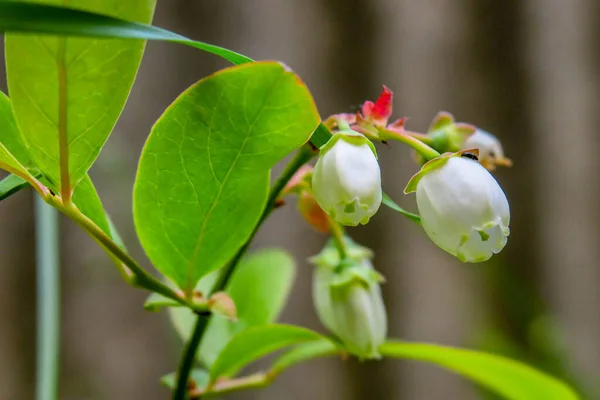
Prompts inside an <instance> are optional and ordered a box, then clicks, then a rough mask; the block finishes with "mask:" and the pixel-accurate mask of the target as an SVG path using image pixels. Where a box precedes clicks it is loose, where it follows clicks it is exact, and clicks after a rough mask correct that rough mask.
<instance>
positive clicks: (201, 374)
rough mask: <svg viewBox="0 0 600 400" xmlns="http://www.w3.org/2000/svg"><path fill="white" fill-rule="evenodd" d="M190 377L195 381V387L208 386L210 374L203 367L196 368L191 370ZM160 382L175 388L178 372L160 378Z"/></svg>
mask: <svg viewBox="0 0 600 400" xmlns="http://www.w3.org/2000/svg"><path fill="white" fill-rule="evenodd" d="M190 379H191V380H192V381H194V385H195V386H194V387H195V388H205V387H206V386H208V381H209V375H208V372H206V371H205V370H203V369H201V368H194V369H192V371H191V372H190ZM160 383H161V384H162V385H163V386H165V387H167V388H169V389H172V390H173V389H175V385H176V384H177V372H171V373H170V374H167V375H165V376H163V377H162V378H160Z"/></svg>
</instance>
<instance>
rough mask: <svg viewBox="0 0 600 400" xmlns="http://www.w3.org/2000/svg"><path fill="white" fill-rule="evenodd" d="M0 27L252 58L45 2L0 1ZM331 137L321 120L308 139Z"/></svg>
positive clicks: (321, 142)
mask: <svg viewBox="0 0 600 400" xmlns="http://www.w3.org/2000/svg"><path fill="white" fill-rule="evenodd" d="M0 31H1V32H29V33H51V34H56V35H69V36H83V37H96V38H123V39H145V40H160V41H166V42H171V43H179V44H183V45H186V46H191V47H194V48H197V49H199V50H202V51H206V52H208V53H211V54H214V55H217V56H219V57H222V58H224V59H225V60H227V61H229V62H231V63H232V64H235V65H240V64H244V63H248V62H252V61H253V60H252V59H251V58H250V57H247V56H245V55H242V54H239V53H236V52H234V51H231V50H228V49H225V48H223V47H219V46H215V45H212V44H208V43H204V42H199V41H196V40H191V39H188V38H186V37H185V36H181V35H179V34H177V33H174V32H171V31H168V30H166V29H162V28H159V27H156V26H152V25H146V24H139V23H133V22H129V21H125V20H122V19H119V18H113V17H110V16H106V15H102V14H96V13H90V12H86V11H81V10H73V9H70V8H64V7H55V6H51V5H45V4H23V3H19V2H13V1H4V2H0ZM330 138H331V132H329V129H327V127H325V126H324V125H323V124H320V125H319V127H318V129H317V130H316V131H315V134H314V135H313V136H312V137H311V142H312V143H313V144H314V145H315V146H316V147H317V148H319V147H321V146H323V145H324V144H325V143H327V141H328V140H329V139H330Z"/></svg>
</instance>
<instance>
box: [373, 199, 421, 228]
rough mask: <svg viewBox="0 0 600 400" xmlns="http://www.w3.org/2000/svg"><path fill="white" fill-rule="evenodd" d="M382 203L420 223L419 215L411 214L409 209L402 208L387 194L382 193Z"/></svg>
mask: <svg viewBox="0 0 600 400" xmlns="http://www.w3.org/2000/svg"><path fill="white" fill-rule="evenodd" d="M382 203H383V204H385V205H386V206H388V207H389V208H391V209H392V210H395V211H398V212H399V213H400V214H402V215H404V216H405V217H406V218H408V219H410V220H411V221H413V222H416V223H417V224H419V225H421V217H420V216H419V215H417V214H413V213H411V212H409V211H406V210H405V209H404V208H402V207H400V206H399V205H398V204H396V202H395V201H394V200H392V199H391V198H390V196H388V195H387V194H385V193H384V194H383V198H382Z"/></svg>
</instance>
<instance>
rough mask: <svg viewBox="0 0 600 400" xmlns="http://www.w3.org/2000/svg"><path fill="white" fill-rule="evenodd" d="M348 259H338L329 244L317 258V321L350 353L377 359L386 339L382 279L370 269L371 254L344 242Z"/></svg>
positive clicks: (334, 249) (313, 260)
mask: <svg viewBox="0 0 600 400" xmlns="http://www.w3.org/2000/svg"><path fill="white" fill-rule="evenodd" d="M346 243H347V245H348V250H349V251H348V253H349V254H348V255H349V257H348V258H347V259H346V260H344V261H343V262H342V261H341V260H340V258H339V255H338V252H337V249H336V248H335V246H333V245H332V244H331V243H330V244H329V245H327V246H326V247H325V249H323V251H322V252H321V253H320V254H319V255H318V256H316V257H313V258H312V262H313V263H314V264H315V272H314V277H313V299H314V303H315V307H316V311H317V314H318V316H319V319H320V320H321V322H322V323H323V325H325V327H327V329H329V330H330V331H331V332H332V333H333V334H335V335H336V336H337V337H338V338H339V339H340V340H341V341H342V342H343V343H344V344H345V346H346V348H347V349H348V350H349V351H350V352H351V353H353V354H355V355H357V356H359V357H361V358H379V346H381V345H382V344H383V343H384V342H385V339H386V336H387V316H386V311H385V305H384V303H383V299H382V296H381V289H380V283H381V280H382V278H381V276H380V275H379V274H378V273H377V272H376V271H375V270H374V269H373V266H372V264H371V261H370V258H371V252H370V251H369V250H368V249H366V248H364V247H362V246H358V245H356V244H354V243H353V242H352V241H351V240H349V239H346Z"/></svg>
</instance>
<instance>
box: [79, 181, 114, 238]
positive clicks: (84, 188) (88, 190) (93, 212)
mask: <svg viewBox="0 0 600 400" xmlns="http://www.w3.org/2000/svg"><path fill="white" fill-rule="evenodd" d="M73 203H74V204H75V205H76V206H77V208H79V211H81V212H82V213H83V214H84V215H85V216H86V217H88V218H89V219H91V220H92V221H94V223H95V224H96V225H98V227H99V228H100V229H102V230H103V231H104V233H106V234H107V235H108V236H109V237H110V238H112V237H113V232H112V230H111V224H110V223H109V222H108V217H107V215H106V211H105V210H104V206H103V205H102V201H101V200H100V197H99V196H98V192H96V188H95V187H94V184H93V182H92V180H91V179H90V177H89V175H87V174H85V175H84V176H83V179H82V180H81V182H80V183H79V185H77V187H76V188H75V190H74V191H73Z"/></svg>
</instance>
